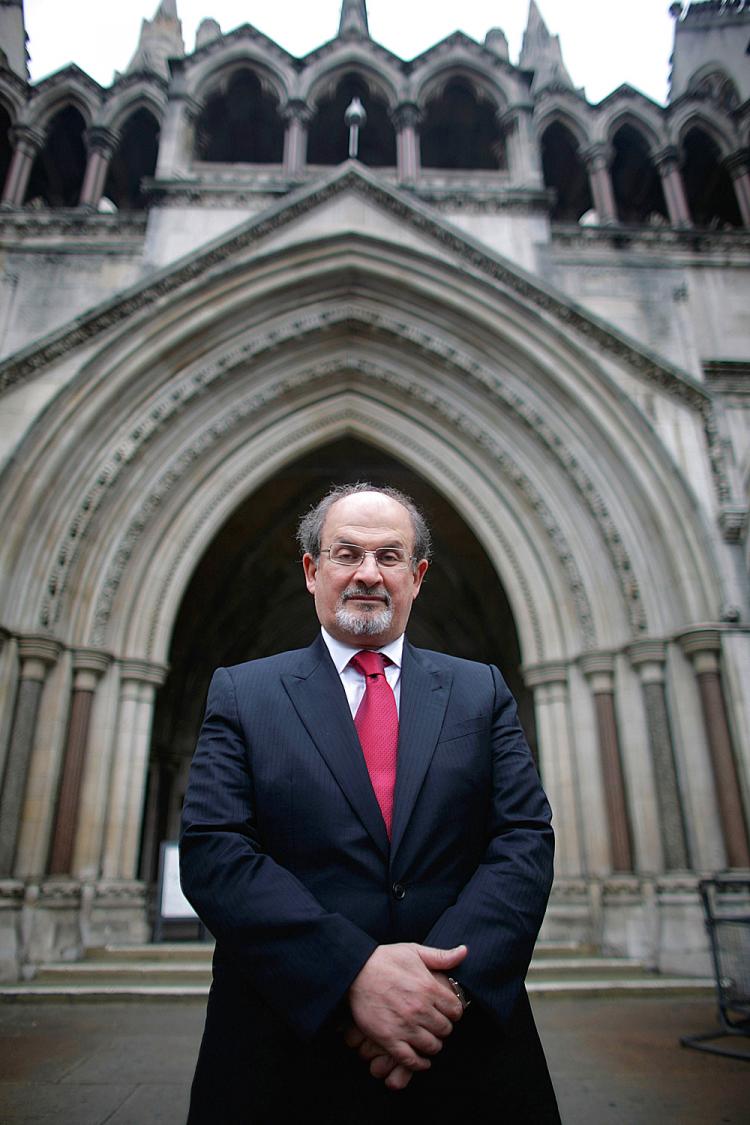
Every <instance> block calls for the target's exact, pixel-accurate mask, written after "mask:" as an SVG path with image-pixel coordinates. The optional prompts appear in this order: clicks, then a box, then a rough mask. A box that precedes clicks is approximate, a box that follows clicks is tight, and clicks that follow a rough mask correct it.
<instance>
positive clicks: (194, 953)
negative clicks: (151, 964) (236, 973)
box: [85, 941, 214, 965]
mask: <svg viewBox="0 0 750 1125" xmlns="http://www.w3.org/2000/svg"><path fill="white" fill-rule="evenodd" d="M213 955H214V945H213V942H209V941H162V942H150V943H149V944H148V945H114V944H113V945H101V946H94V947H93V948H91V949H87V950H86V956H85V960H86V961H112V960H114V961H191V962H192V961H205V962H207V963H208V964H209V965H210V963H211V958H212V957H213Z"/></svg>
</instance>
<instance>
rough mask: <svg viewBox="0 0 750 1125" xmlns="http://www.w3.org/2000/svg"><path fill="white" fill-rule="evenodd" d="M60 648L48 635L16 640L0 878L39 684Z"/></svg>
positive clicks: (14, 824) (17, 814)
mask: <svg viewBox="0 0 750 1125" xmlns="http://www.w3.org/2000/svg"><path fill="white" fill-rule="evenodd" d="M60 648H61V646H60V644H59V643H58V642H57V641H54V640H52V638H51V637H44V636H29V637H21V638H20V639H19V641H18V658H19V661H20V674H19V679H18V687H17V689H16V701H15V706H14V709H13V719H12V722H11V729H10V739H9V744H8V753H7V756H6V759H5V771H4V775H3V784H2V791H1V792H0V878H1V877H3V876H7V875H10V874H11V873H12V871H13V863H14V860H15V856H16V844H17V842H18V831H19V828H20V826H21V812H22V809H23V799H24V795H25V793H26V779H27V777H28V772H29V763H30V761H31V752H32V750H33V747H34V736H35V734H36V724H37V719H38V717H39V704H40V701H41V698H42V688H43V687H44V681H45V680H46V678H47V672H48V671H49V668H50V666H51V665H52V664H54V663H55V662H56V660H57V658H58V656H59V655H60Z"/></svg>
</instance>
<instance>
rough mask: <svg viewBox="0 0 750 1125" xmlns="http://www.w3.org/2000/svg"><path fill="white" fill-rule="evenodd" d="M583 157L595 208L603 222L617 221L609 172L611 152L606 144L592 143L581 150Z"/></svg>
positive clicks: (600, 220)
mask: <svg viewBox="0 0 750 1125" xmlns="http://www.w3.org/2000/svg"><path fill="white" fill-rule="evenodd" d="M581 158H582V159H583V160H584V161H585V163H586V169H587V171H588V174H589V185H590V187H591V198H592V200H593V203H594V210H595V211H596V213H597V215H598V216H599V222H600V223H602V224H606V223H616V222H617V221H618V218H617V204H616V202H615V193H614V189H613V187H612V177H611V176H610V174H609V159H610V152H609V149H608V147H607V145H605V144H594V145H590V147H589V148H587V149H582V150H581Z"/></svg>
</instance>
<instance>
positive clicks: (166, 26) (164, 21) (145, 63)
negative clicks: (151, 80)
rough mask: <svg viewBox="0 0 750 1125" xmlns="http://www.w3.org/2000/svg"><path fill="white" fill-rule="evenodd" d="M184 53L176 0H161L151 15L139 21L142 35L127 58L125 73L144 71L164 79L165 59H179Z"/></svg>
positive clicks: (165, 73) (167, 69)
mask: <svg viewBox="0 0 750 1125" xmlns="http://www.w3.org/2000/svg"><path fill="white" fill-rule="evenodd" d="M184 54H185V43H184V41H183V38H182V24H181V23H180V18H179V16H178V14H177V0H161V3H160V4H159V7H158V8H157V10H156V15H155V16H154V18H153V19H151V20H143V22H142V23H141V37H140V40H139V42H138V47H137V49H136V52H135V54H134V55H133V57H132V59H131V60H130V64H129V66H128V74H132V73H134V72H135V71H140V70H147V71H151V72H152V73H154V74H159V75H162V76H163V77H164V78H166V77H168V75H169V67H168V65H167V60H168V59H171V58H181V57H182V56H183V55H184Z"/></svg>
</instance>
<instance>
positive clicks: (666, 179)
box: [654, 145, 692, 227]
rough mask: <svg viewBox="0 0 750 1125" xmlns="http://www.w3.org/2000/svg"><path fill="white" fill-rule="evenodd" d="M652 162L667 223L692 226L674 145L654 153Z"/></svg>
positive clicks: (677, 153)
mask: <svg viewBox="0 0 750 1125" xmlns="http://www.w3.org/2000/svg"><path fill="white" fill-rule="evenodd" d="M654 162H655V164H656V167H657V169H658V171H659V176H660V177H661V186H662V190H663V192H664V202H665V203H666V205H667V211H668V212H669V221H670V222H671V224H672V226H673V227H689V226H692V220H691V217H690V207H689V205H688V201H687V195H686V194H685V184H684V183H683V180H682V172H681V171H680V164H679V152H678V150H677V148H676V147H675V146H674V145H668V146H667V148H663V149H661V151H660V152H657V153H655V155H654Z"/></svg>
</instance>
